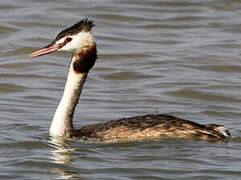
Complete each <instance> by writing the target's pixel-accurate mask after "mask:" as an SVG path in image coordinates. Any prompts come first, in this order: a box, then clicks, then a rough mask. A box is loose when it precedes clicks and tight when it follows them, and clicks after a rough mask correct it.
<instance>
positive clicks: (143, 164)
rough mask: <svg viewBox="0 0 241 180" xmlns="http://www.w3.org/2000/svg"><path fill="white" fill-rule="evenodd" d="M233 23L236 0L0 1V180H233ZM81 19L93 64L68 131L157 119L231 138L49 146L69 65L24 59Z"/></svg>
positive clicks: (237, 166) (61, 58)
mask: <svg viewBox="0 0 241 180" xmlns="http://www.w3.org/2000/svg"><path fill="white" fill-rule="evenodd" d="M240 14H241V2H240V1H238V0H230V1H225V0H202V1H199V0H192V1H191V0H190V1H188V0H187V1H184V0H173V1H161V0H150V1H137V0H136V1H134V0H133V1H114V0H100V1H99V0H90V1H80V0H79V1H78V0H68V1H64V0H57V1H43V0H21V1H14V0H6V1H1V2H0V41H1V43H0V53H1V56H0V111H1V113H0V119H1V121H0V123H1V126H0V132H1V137H0V154H1V155H0V162H1V163H0V179H24V180H26V179H31V180H33V179H124V180H127V179H146V180H149V179H170V180H172V179H185V180H187V179H192V180H193V179H205V180H207V179H225V180H226V179H232V180H233V179H240V176H241V157H240V149H241V127H240V126H241V122H240V120H241V111H240V107H241V96H240V95H241V56H240V54H241V51H240V50H241V20H240ZM83 17H90V18H91V19H94V20H95V23H96V27H95V28H94V31H93V34H94V36H95V39H96V42H97V44H98V56H99V59H98V61H97V63H96V65H95V67H94V69H93V70H92V71H91V72H90V74H89V77H88V80H87V82H86V84H85V89H84V91H83V95H82V97H81V99H80V102H79V105H78V107H77V109H76V113H75V124H77V126H80V125H84V124H91V123H97V122H103V121H105V120H111V119H118V118H121V117H130V116H137V115H143V114H147V113H168V114H172V115H175V116H178V117H181V118H185V119H190V120H194V121H196V122H199V123H216V124H223V125H225V126H226V127H228V128H229V129H230V131H231V134H232V138H231V140H230V141H229V142H228V143H209V142H203V141H186V140H165V141H154V142H131V143H116V144H97V143H86V142H81V141H68V142H66V144H63V145H62V146H59V145H56V144H55V143H53V142H52V141H51V140H50V139H49V137H48V128H49V125H50V122H51V119H52V117H53V114H54V112H55V109H56V107H57V105H58V102H59V100H60V98H61V96H62V92H63V87H64V84H65V80H66V76H67V71H68V64H69V61H70V56H71V55H70V54H69V53H55V54H51V55H48V56H43V57H39V58H36V59H29V58H27V57H26V56H27V54H29V53H30V52H32V51H34V50H36V49H38V48H40V47H42V46H44V45H46V44H47V43H49V42H50V41H51V40H53V39H54V38H55V36H56V35H57V34H58V32H59V31H61V30H62V29H64V28H66V27H68V26H70V25H72V24H74V23H76V22H78V21H79V20H80V19H81V18H83Z"/></svg>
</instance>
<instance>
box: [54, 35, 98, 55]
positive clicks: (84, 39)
mask: <svg viewBox="0 0 241 180" xmlns="http://www.w3.org/2000/svg"><path fill="white" fill-rule="evenodd" d="M69 37H71V38H72V41H70V42H68V43H67V44H66V45H65V46H63V47H62V48H61V49H60V50H63V51H76V50H81V49H83V47H85V46H88V45H89V44H90V42H92V43H93V37H92V35H91V34H90V33H89V32H80V33H78V34H75V35H72V36H69ZM65 39H66V37H64V38H62V39H60V40H58V41H57V42H56V43H63V42H64V41H65Z"/></svg>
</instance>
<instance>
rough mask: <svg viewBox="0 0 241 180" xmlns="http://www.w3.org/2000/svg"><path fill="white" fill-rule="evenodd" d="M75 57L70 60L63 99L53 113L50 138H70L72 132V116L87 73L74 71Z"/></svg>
mask: <svg viewBox="0 0 241 180" xmlns="http://www.w3.org/2000/svg"><path fill="white" fill-rule="evenodd" d="M74 61H75V57H74V56H73V59H72V60H71V64H70V68H69V74H68V78H67V82H66V84H65V89H64V94H63V97H62V99H61V101H60V103H59V105H58V108H57V110H56V112H55V115H54V118H53V120H52V124H51V126H50V135H51V136H67V137H68V136H70V132H71V131H73V130H74V126H73V116H74V110H75V107H76V105H77V103H78V100H79V97H80V94H81V91H82V89H83V85H84V82H85V80H86V78H87V75H88V73H87V72H85V73H78V72H75V71H74V67H73V65H74Z"/></svg>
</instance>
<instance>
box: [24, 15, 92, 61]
mask: <svg viewBox="0 0 241 180" xmlns="http://www.w3.org/2000/svg"><path fill="white" fill-rule="evenodd" d="M92 27H94V24H93V21H92V20H89V19H82V20H81V21H80V22H78V23H76V24H75V25H73V26H71V27H69V28H67V29H65V30H63V31H61V32H60V33H59V34H58V35H57V37H56V38H55V40H54V41H53V42H51V43H50V44H48V45H47V46H45V47H44V48H42V49H40V50H38V51H35V52H33V53H31V54H29V55H28V57H37V56H42V55H46V54H49V53H53V52H56V51H69V52H73V53H74V54H76V53H77V54H78V53H80V52H81V51H83V50H85V49H91V48H92V47H95V43H94V39H93V36H92V35H91V33H90V31H91V28H92Z"/></svg>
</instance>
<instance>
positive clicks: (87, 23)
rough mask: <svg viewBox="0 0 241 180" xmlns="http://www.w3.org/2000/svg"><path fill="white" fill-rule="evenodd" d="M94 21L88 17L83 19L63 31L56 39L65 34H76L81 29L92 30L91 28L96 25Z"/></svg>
mask: <svg viewBox="0 0 241 180" xmlns="http://www.w3.org/2000/svg"><path fill="white" fill-rule="evenodd" d="M93 22H94V21H93V20H89V19H88V18H85V19H82V20H81V21H80V22H78V23H76V24H75V25H73V26H71V27H69V28H67V29H65V30H63V31H61V32H60V33H59V34H58V35H57V37H56V38H55V41H56V40H59V39H61V38H62V37H64V36H68V35H74V34H77V33H79V32H81V31H85V32H88V31H91V28H92V27H94V26H95V25H94V23H93Z"/></svg>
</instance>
